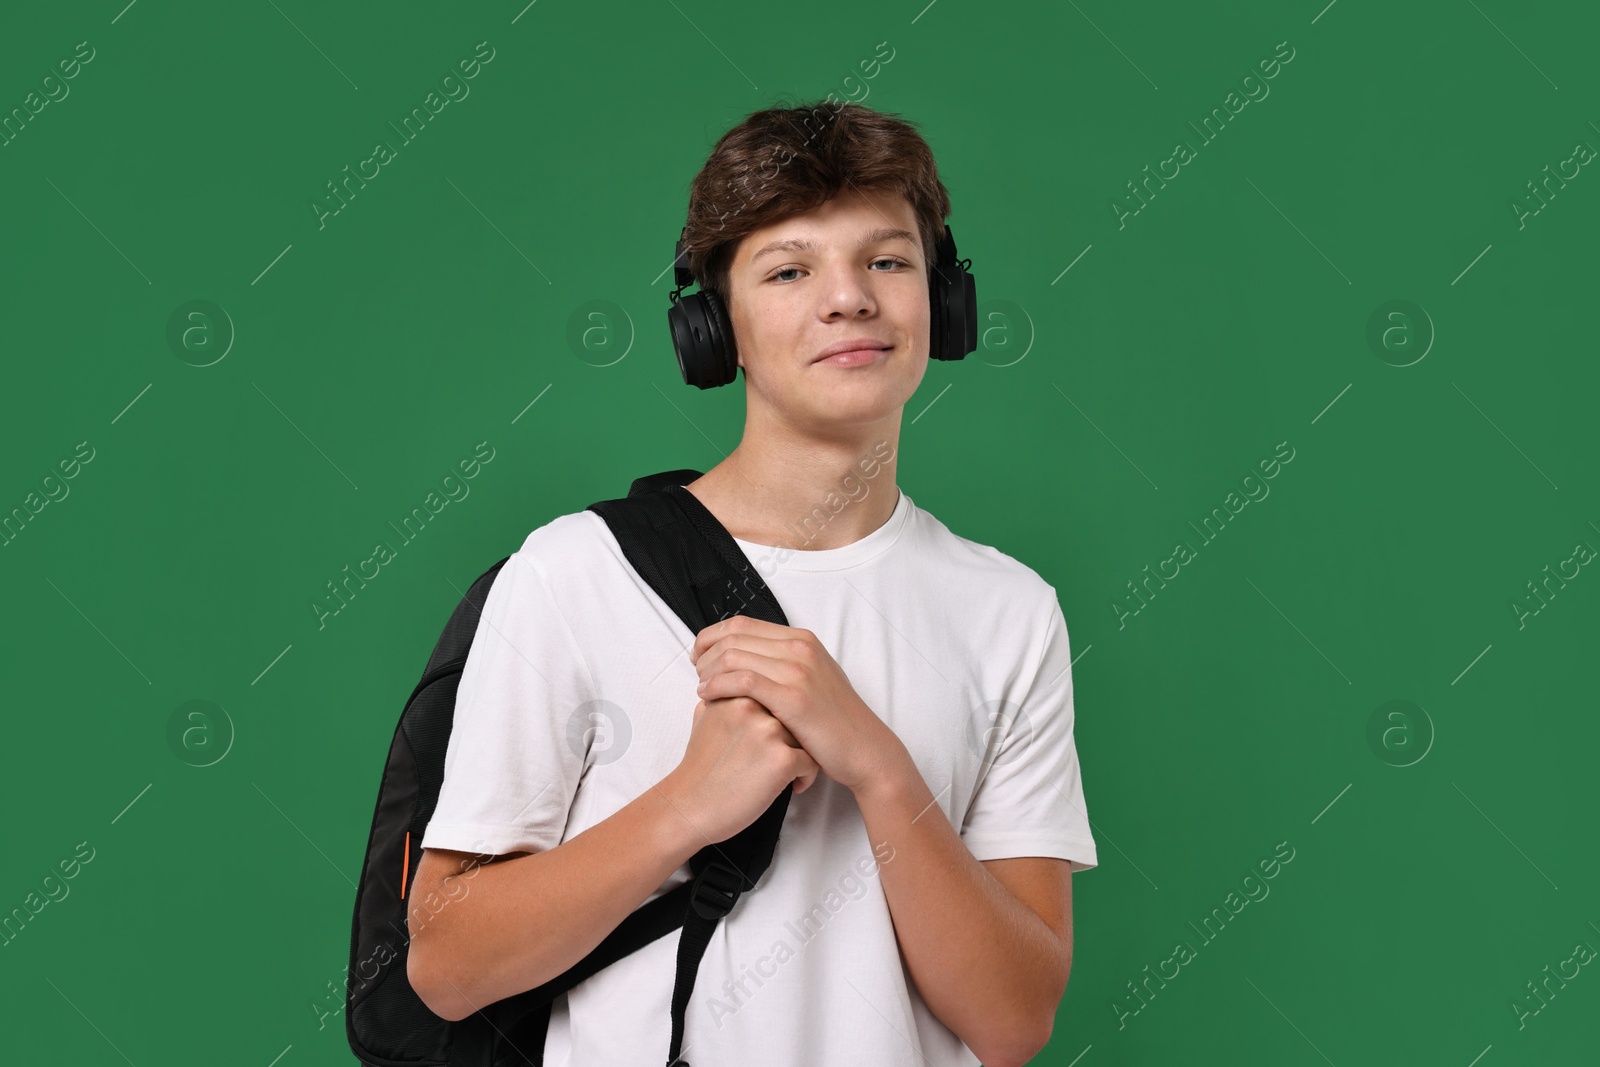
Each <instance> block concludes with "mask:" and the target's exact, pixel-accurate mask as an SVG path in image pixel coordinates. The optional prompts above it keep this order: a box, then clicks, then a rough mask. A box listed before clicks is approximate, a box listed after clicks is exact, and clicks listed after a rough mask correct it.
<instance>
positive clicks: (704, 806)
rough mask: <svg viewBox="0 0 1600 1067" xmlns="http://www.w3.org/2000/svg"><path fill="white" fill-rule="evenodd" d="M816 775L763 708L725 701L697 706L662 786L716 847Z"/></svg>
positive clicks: (737, 700)
mask: <svg viewBox="0 0 1600 1067" xmlns="http://www.w3.org/2000/svg"><path fill="white" fill-rule="evenodd" d="M821 770H822V768H821V767H819V766H818V765H817V761H816V760H814V759H812V758H811V755H810V754H809V753H808V752H806V750H805V749H804V748H801V747H800V743H799V742H798V741H796V740H795V739H794V735H793V734H791V733H790V732H789V730H788V728H787V727H785V726H784V725H783V723H781V722H779V721H778V719H777V718H776V717H775V716H774V715H773V714H772V713H771V712H770V711H768V710H767V709H766V708H765V707H763V706H762V705H761V704H760V703H758V702H757V701H755V700H752V699H751V698H750V697H728V698H725V699H720V700H711V701H704V700H702V701H700V702H699V703H697V704H696V705H695V708H694V724H693V726H692V727H691V728H690V732H689V744H688V747H687V749H686V750H685V752H684V754H683V759H682V760H681V761H680V762H679V764H678V766H677V767H676V768H674V769H673V771H672V773H670V774H668V775H667V777H666V778H665V779H663V780H662V783H661V786H662V788H664V789H666V790H667V792H668V794H669V795H670V796H671V798H672V801H673V803H674V805H676V806H677V808H678V810H679V813H680V814H682V815H683V816H684V817H685V818H687V819H688V820H689V821H690V822H691V823H692V824H693V825H694V827H695V829H696V831H697V832H698V833H699V834H701V835H703V836H704V840H705V843H712V844H714V843H716V842H719V841H726V840H727V839H728V838H730V837H732V836H733V835H734V834H736V833H738V832H739V831H740V830H743V829H744V828H745V827H746V826H749V825H750V824H751V823H753V822H755V821H756V819H757V818H759V817H760V816H761V813H762V812H764V811H766V810H767V809H768V808H770V807H771V806H772V802H773V800H775V799H777V796H778V794H779V793H781V792H783V790H784V787H785V786H787V785H789V783H791V782H793V783H794V791H795V795H797V796H798V795H799V794H801V793H803V792H805V791H806V790H807V789H808V788H810V786H811V783H812V782H814V781H815V780H816V777H817V775H818V774H819V773H820V772H821Z"/></svg>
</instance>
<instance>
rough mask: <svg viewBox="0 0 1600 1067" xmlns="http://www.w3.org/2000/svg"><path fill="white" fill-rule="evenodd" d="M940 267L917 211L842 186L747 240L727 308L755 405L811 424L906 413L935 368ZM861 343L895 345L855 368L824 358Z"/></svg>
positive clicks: (898, 200) (896, 199) (894, 199)
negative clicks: (933, 317) (928, 250)
mask: <svg viewBox="0 0 1600 1067" xmlns="http://www.w3.org/2000/svg"><path fill="white" fill-rule="evenodd" d="M774 242H795V244H790V245H788V246H787V247H781V248H777V249H772V248H770V246H771V245H772V244H773V243H774ZM800 243H809V247H800ZM930 269H931V264H928V263H927V262H925V260H924V257H923V254H922V240H921V237H920V236H919V234H918V232H917V218H916V213H915V212H914V211H912V209H911V204H910V202H908V201H907V200H906V199H905V198H904V197H902V196H898V195H893V194H880V193H857V192H854V191H851V192H847V193H841V194H840V195H839V196H837V197H835V198H834V199H833V200H830V201H829V202H828V203H826V204H824V205H822V206H821V207H820V208H817V209H816V210H815V211H812V212H810V213H809V214H805V215H797V216H795V217H793V218H789V219H785V220H784V221H782V222H779V223H775V224H773V225H771V226H768V227H765V228H763V229H760V230H756V231H754V232H753V233H751V234H749V235H748V236H746V237H745V238H744V240H743V241H741V242H740V244H739V248H738V251H737V252H736V253H735V255H734V258H733V263H732V265H731V267H730V268H729V273H728V282H729V296H730V300H729V308H728V314H729V317H730V318H731V319H732V321H733V328H734V336H735V338H736V341H737V347H738V352H739V366H741V367H743V368H744V373H745V383H746V385H745V390H746V400H747V402H748V404H749V406H750V407H751V408H752V409H756V408H757V407H758V406H760V407H764V408H766V409H769V411H770V412H771V413H773V414H777V415H779V416H780V417H782V418H784V419H785V420H786V421H788V422H790V423H791V424H793V425H794V426H795V427H797V428H799V429H802V430H813V431H815V430H820V429H822V428H824V427H827V426H837V425H839V424H841V423H851V424H870V423H874V422H878V421H881V420H883V419H885V418H888V417H890V416H893V415H896V414H897V413H898V412H899V410H900V409H901V408H903V407H904V406H905V403H906V401H907V400H909V399H910V398H911V396H912V394H913V393H915V392H916V390H917V386H918V385H919V384H920V383H921V381H922V376H923V374H924V373H925V372H926V371H927V369H928V316H929V309H928V271H929V270H930ZM853 340H863V341H866V342H868V343H869V344H871V345H872V346H873V347H877V346H880V345H882V346H887V351H883V352H879V353H876V354H875V355H874V356H873V357H872V358H871V359H870V361H867V362H861V363H858V365H855V366H844V365H840V364H839V363H836V362H833V361H831V360H826V359H823V360H819V359H818V357H819V356H820V355H822V353H823V352H824V351H825V350H827V349H828V348H830V347H831V346H834V345H837V344H839V343H840V342H844V341H853Z"/></svg>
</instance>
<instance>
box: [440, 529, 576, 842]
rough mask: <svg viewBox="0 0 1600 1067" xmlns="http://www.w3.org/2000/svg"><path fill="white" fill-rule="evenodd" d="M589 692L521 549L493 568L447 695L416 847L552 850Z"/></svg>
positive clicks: (538, 573)
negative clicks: (439, 760) (450, 705)
mask: <svg viewBox="0 0 1600 1067" xmlns="http://www.w3.org/2000/svg"><path fill="white" fill-rule="evenodd" d="M594 697H595V694H594V684H593V680H592V678H591V677H590V675H589V669H588V666H587V664H586V663H585V661H584V658H583V654H582V652H581V651H580V650H579V648H578V646H577V642H576V641H575V639H574V638H573V635H572V632H571V630H570V629H569V628H568V626H567V622H566V620H565V618H564V617H563V616H562V614H561V610H560V608H559V607H558V606H557V604H556V602H555V600H554V598H553V597H552V595H551V592H550V586H549V583H548V581H547V580H546V578H545V575H544V572H543V570H542V568H541V567H540V565H539V563H538V562H537V560H536V559H535V558H534V556H533V555H532V554H531V553H530V552H529V551H528V550H527V547H526V546H524V548H523V549H522V550H520V551H518V552H516V553H514V554H513V555H512V556H511V557H510V558H509V559H507V560H506V562H505V565H504V566H502V567H501V568H500V573H499V574H497V575H496V576H495V580H494V583H493V584H492V585H491V586H490V588H489V595H488V597H487V598H486V599H485V601H484V605H483V613H482V615H481V616H480V617H479V619H478V628H477V631H476V632H475V634H474V636H473V639H472V646H471V648H470V649H468V652H467V661H466V664H465V665H464V667H463V670H462V675H461V682H460V685H459V687H458V689H457V691H456V708H455V721H454V723H453V725H452V727H451V730H450V743H449V747H448V749H447V750H446V753H445V761H444V784H443V786H442V787H441V788H440V790H439V803H438V806H437V807H436V808H435V810H434V813H433V818H432V819H431V820H430V821H429V823H428V826H427V829H426V830H425V831H424V832H423V835H422V847H424V848H445V849H455V850H459V851H462V852H473V853H477V854H479V855H504V854H505V853H508V852H544V851H548V850H550V849H552V848H554V847H555V846H556V845H558V844H560V843H561V837H562V833H563V831H564V830H565V828H566V825H567V814H568V812H569V811H570V810H571V807H572V801H573V798H574V796H576V794H577V789H578V783H579V780H580V779H581V778H582V776H583V771H584V767H585V761H586V758H585V756H584V748H583V746H582V744H581V743H579V744H574V743H572V741H571V740H569V737H570V735H571V733H572V731H573V729H574V727H576V729H577V732H578V734H579V737H580V738H581V737H582V731H583V729H584V728H585V724H584V716H585V706H586V705H587V704H588V703H589V702H590V701H592V700H593V699H594Z"/></svg>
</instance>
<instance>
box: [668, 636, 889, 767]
mask: <svg viewBox="0 0 1600 1067" xmlns="http://www.w3.org/2000/svg"><path fill="white" fill-rule="evenodd" d="M689 662H691V663H693V664H694V667H695V671H696V673H698V674H699V676H700V687H699V689H698V695H699V697H700V699H701V700H704V701H711V700H719V699H725V698H728V697H749V698H750V699H751V700H754V701H756V702H757V703H759V704H760V705H762V706H763V707H765V708H766V709H767V710H768V711H769V712H771V713H772V715H773V717H774V718H776V719H777V720H778V721H779V722H781V723H782V724H783V725H784V727H785V728H786V729H787V730H788V731H789V733H790V734H792V735H793V736H794V739H795V740H796V741H798V742H799V743H800V746H801V747H802V748H804V749H805V750H806V752H807V753H808V754H809V755H810V756H811V758H812V759H814V760H816V762H817V765H818V767H820V768H821V770H822V773H824V774H826V775H827V776H828V777H830V778H832V779H833V780H834V781H836V782H838V783H839V784H840V785H843V786H845V787H846V788H848V789H850V790H851V791H856V790H858V789H859V788H861V787H862V786H864V785H866V784H867V783H869V782H872V781H874V780H875V778H876V777H877V776H879V775H880V774H881V772H882V770H883V768H884V767H885V766H886V765H887V762H888V760H889V759H890V756H891V754H892V753H893V751H894V746H895V745H896V744H897V743H898V742H899V738H898V737H896V736H895V734H894V731H892V730H890V729H889V727H888V725H887V724H885V723H884V721H883V720H882V719H880V718H878V716H877V714H876V713H875V712H874V711H873V710H872V709H871V708H870V707H868V706H867V703H866V701H864V700H862V699H861V696H860V694H858V693H857V692H856V691H855V687H853V686H852V685H851V684H850V679H849V678H847V677H845V673H844V670H843V668H841V667H840V666H839V664H838V661H836V660H835V659H834V658H833V656H832V655H830V654H829V652H828V650H827V649H826V648H824V647H823V646H822V642H821V641H819V640H818V639H817V635H816V634H814V633H812V632H811V631H810V630H804V629H800V628H797V627H794V626H779V625H778V624H777V623H772V622H766V621H764V620H762V619H753V618H751V617H749V616H748V615H734V616H731V617H729V618H727V619H723V620H722V621H721V622H716V623H712V624H711V625H710V626H707V627H706V628H705V629H704V630H701V631H700V633H699V634H698V635H697V636H696V637H695V641H694V646H693V647H692V648H691V649H690V651H689Z"/></svg>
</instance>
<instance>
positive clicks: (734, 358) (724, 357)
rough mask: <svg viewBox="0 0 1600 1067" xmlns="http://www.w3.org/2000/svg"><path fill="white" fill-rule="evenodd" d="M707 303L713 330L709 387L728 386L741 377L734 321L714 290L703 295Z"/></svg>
mask: <svg viewBox="0 0 1600 1067" xmlns="http://www.w3.org/2000/svg"><path fill="white" fill-rule="evenodd" d="M703 295H704V297H705V302H706V321H707V324H708V325H709V326H710V328H711V336H712V342H713V346H714V347H713V359H712V364H713V368H714V369H713V370H712V371H711V377H710V380H709V382H708V385H707V386H702V387H701V388H709V387H710V386H717V385H727V384H729V383H730V382H732V381H733V380H734V379H735V378H737V377H738V376H739V357H738V346H737V345H735V344H734V342H733V320H732V319H731V318H729V317H728V308H727V305H725V304H724V303H723V302H722V297H720V296H718V295H717V294H716V293H715V292H714V291H712V290H709V289H708V290H706V292H705V293H704V294H703Z"/></svg>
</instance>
